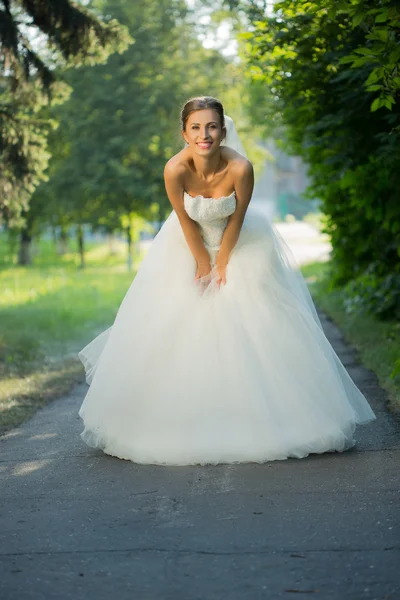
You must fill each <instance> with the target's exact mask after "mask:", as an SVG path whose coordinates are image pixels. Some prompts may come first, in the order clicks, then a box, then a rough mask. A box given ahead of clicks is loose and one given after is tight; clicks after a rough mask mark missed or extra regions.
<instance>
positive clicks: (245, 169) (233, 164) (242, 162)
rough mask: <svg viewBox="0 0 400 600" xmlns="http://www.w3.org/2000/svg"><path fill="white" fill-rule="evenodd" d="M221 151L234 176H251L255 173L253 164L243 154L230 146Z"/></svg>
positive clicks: (223, 147)
mask: <svg viewBox="0 0 400 600" xmlns="http://www.w3.org/2000/svg"><path fill="white" fill-rule="evenodd" d="M221 151H222V155H223V158H224V159H225V160H226V161H227V162H228V164H229V169H230V171H231V172H232V173H233V175H235V176H236V175H237V176H239V177H243V176H244V175H251V174H252V173H253V165H252V163H251V162H250V161H249V160H248V159H247V158H246V157H244V156H243V154H240V153H239V152H237V151H236V150H234V149H233V148H229V147H228V146H222V148H221Z"/></svg>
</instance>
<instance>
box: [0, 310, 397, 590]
mask: <svg viewBox="0 0 400 600" xmlns="http://www.w3.org/2000/svg"><path fill="white" fill-rule="evenodd" d="M323 323H324V326H325V328H326V332H327V334H328V336H329V338H330V339H331V341H332V342H333V344H334V346H335V348H336V350H337V351H338V352H339V354H340V356H341V358H342V359H343V361H344V362H345V364H346V365H347V367H348V369H349V371H350V373H351V375H352V376H353V377H354V379H355V381H356V382H357V384H358V385H359V386H360V387H361V389H362V390H363V391H364V393H365V394H366V395H367V397H368V398H369V400H370V401H371V404H372V405H373V408H374V410H375V411H376V413H377V415H378V420H377V421H375V422H374V423H372V424H370V425H368V426H366V427H363V428H360V429H359V430H358V436H357V440H358V444H357V447H356V448H355V449H352V450H350V451H348V452H346V453H343V454H340V453H330V454H325V455H312V456H310V457H307V458H304V459H301V460H298V459H289V460H285V461H276V462H270V463H266V464H264V465H257V464H244V465H219V466H207V467H200V466H198V467H157V466H141V465H135V464H134V463H131V462H129V461H123V460H119V459H117V458H112V457H109V456H106V455H104V454H103V453H102V452H100V451H95V450H91V449H89V448H87V447H86V446H85V445H84V444H83V442H82V441H81V440H80V437H79V433H80V431H81V429H82V427H81V422H80V419H79V417H78V415H77V411H78V409H79V406H80V404H81V402H82V399H83V396H84V394H85V391H86V389H87V388H86V385H85V384H82V385H80V386H78V387H77V388H76V389H75V391H74V393H73V394H71V395H70V396H68V397H66V398H63V399H60V400H57V401H55V402H53V403H52V404H50V405H49V406H47V407H46V408H44V409H43V410H41V411H39V412H38V413H37V414H36V416H35V417H34V418H33V419H32V420H31V421H29V422H28V423H26V424H25V425H23V426H21V427H19V428H18V429H15V430H13V431H12V432H10V433H9V434H8V435H6V436H5V437H3V438H1V443H0V451H1V463H0V470H1V472H0V476H1V484H0V485H1V488H0V489H1V505H2V510H1V521H0V531H1V534H0V535H1V542H0V554H1V571H0V597H1V598H2V600H25V599H37V600H42V599H46V600H47V599H53V598H54V599H57V600H67V599H68V600H72V599H73V600H110V599H115V600H117V599H118V600H132V599H135V600H195V599H196V600H222V599H229V600H239V599H240V600H242V599H243V600H244V599H246V600H253V599H254V600H258V599H264V598H265V599H267V600H274V599H275V598H287V599H290V598H296V597H297V596H296V594H301V596H300V597H302V598H303V597H304V598H319V599H329V600H349V599H351V600H353V599H354V600H361V599H380V600H389V599H391V600H398V599H399V598H400V576H399V572H400V552H399V541H400V539H399V537H400V536H399V533H400V532H399V506H398V501H399V464H400V436H399V427H398V425H397V424H396V422H395V421H394V420H393V419H392V417H391V416H390V415H389V414H388V413H387V412H386V410H385V408H384V393H383V392H382V391H381V390H380V388H379V386H378V385H377V382H376V379H375V377H374V376H373V375H372V374H371V373H370V372H368V371H367V370H365V369H363V368H361V367H360V366H358V365H357V363H356V360H355V356H354V352H353V351H352V350H351V349H350V348H348V347H347V346H346V345H345V344H344V343H343V341H342V339H341V336H340V334H339V332H338V330H337V329H336V328H335V327H334V326H333V325H332V324H331V323H330V322H329V321H327V320H326V319H324V318H323Z"/></svg>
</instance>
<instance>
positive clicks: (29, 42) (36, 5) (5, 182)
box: [0, 0, 132, 225]
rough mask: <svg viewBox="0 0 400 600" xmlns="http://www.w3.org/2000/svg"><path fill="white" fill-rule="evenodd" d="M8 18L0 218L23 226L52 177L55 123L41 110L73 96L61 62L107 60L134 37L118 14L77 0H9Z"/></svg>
mask: <svg viewBox="0 0 400 600" xmlns="http://www.w3.org/2000/svg"><path fill="white" fill-rule="evenodd" d="M0 23H1V26H0V64H1V70H2V74H1V75H0V162H1V167H0V218H1V217H3V218H5V219H6V221H7V222H8V223H9V224H11V225H16V224H18V223H19V224H22V223H23V220H22V219H21V213H22V212H23V211H25V212H26V210H27V208H28V202H29V198H30V196H31V194H32V192H33V190H34V189H35V187H36V186H37V185H38V183H39V182H40V181H42V180H43V179H45V175H44V172H45V169H46V166H47V162H48V159H49V153H48V151H47V145H46V140H47V135H48V133H49V130H50V128H51V127H52V126H53V125H54V123H52V122H51V121H48V120H46V119H41V118H39V112H40V109H41V108H42V107H43V106H44V105H45V104H46V103H48V102H49V101H51V100H54V101H56V102H61V101H63V100H65V99H66V98H67V96H68V91H69V90H68V88H67V87H66V86H65V85H64V84H62V83H60V82H59V81H58V79H57V77H58V71H57V70H56V69H55V67H59V68H60V67H63V68H65V67H67V66H69V65H71V64H74V65H75V66H80V65H87V64H92V65H93V64H97V63H99V62H104V61H105V60H106V59H107V57H108V55H109V54H110V53H111V52H115V51H118V52H123V51H124V50H125V49H126V48H127V46H128V45H129V43H130V42H131V41H132V40H131V39H130V38H129V35H128V33H127V30H126V28H124V27H122V26H120V25H119V24H118V23H117V21H115V20H112V19H102V17H101V16H100V14H95V13H93V12H89V11H88V10H87V9H86V8H84V7H83V6H77V5H76V4H74V3H72V2H70V1H69V0H47V1H42V0H21V1H19V2H18V1H17V0H1V1H0Z"/></svg>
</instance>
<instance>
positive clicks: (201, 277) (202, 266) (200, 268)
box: [194, 262, 212, 293]
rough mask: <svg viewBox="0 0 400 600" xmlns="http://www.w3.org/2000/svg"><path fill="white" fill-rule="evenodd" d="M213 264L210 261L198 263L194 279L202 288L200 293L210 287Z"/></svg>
mask: <svg viewBox="0 0 400 600" xmlns="http://www.w3.org/2000/svg"><path fill="white" fill-rule="evenodd" d="M211 270H212V269H211V264H210V263H209V262H205V263H197V270H196V276H195V278H194V281H195V283H196V285H197V286H198V287H199V288H200V293H203V291H204V290H205V289H206V288H207V287H208V285H209V284H210V281H211Z"/></svg>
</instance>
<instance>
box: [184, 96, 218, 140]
mask: <svg viewBox="0 0 400 600" xmlns="http://www.w3.org/2000/svg"><path fill="white" fill-rule="evenodd" d="M205 108H211V109H213V110H215V111H216V112H217V113H218V115H219V118H220V122H221V127H222V139H225V137H226V127H225V117H224V107H223V106H222V103H221V102H220V101H219V100H218V99H217V98H213V97H212V96H196V97H195V98H190V100H188V101H187V102H185V104H184V105H183V107H182V109H181V125H182V130H183V131H186V124H187V120H188V118H189V116H190V115H191V114H192V113H193V112H195V111H196V110H204V109H205Z"/></svg>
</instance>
